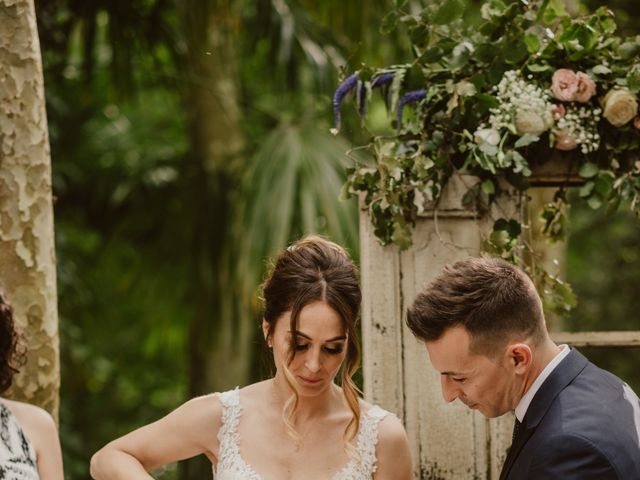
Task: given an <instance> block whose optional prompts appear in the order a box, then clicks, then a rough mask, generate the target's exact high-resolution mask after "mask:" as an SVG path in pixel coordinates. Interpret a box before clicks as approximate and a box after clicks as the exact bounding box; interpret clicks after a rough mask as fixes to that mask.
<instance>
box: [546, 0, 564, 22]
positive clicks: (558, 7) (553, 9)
mask: <svg viewBox="0 0 640 480" xmlns="http://www.w3.org/2000/svg"><path fill="white" fill-rule="evenodd" d="M566 16H567V10H566V9H565V8H564V4H563V3H562V1H561V0H550V1H549V4H548V5H547V8H546V10H545V11H544V13H543V16H542V20H543V21H544V23H551V22H553V21H554V20H555V19H556V18H558V17H566Z"/></svg>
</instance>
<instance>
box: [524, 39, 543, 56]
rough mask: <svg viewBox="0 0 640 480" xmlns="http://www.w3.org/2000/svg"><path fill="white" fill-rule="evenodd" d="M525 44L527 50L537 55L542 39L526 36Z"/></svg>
mask: <svg viewBox="0 0 640 480" xmlns="http://www.w3.org/2000/svg"><path fill="white" fill-rule="evenodd" d="M524 43H525V44H526V45H527V50H528V51H529V53H537V52H538V50H540V46H541V44H540V39H539V38H538V37H537V36H536V35H532V34H528V35H525V36H524Z"/></svg>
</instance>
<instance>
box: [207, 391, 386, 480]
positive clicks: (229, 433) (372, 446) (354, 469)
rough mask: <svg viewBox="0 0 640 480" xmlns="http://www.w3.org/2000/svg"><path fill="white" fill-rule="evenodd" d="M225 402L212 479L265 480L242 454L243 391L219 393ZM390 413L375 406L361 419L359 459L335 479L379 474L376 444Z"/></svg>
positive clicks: (350, 479)
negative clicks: (241, 393)
mask: <svg viewBox="0 0 640 480" xmlns="http://www.w3.org/2000/svg"><path fill="white" fill-rule="evenodd" d="M217 396H218V398H219V399H220V402H221V403H222V426H221V427H220V431H219V432H218V440H219V441H220V447H219V451H218V466H217V468H216V469H214V472H213V476H214V478H215V479H216V480H263V478H262V477H261V476H260V475H259V474H258V473H257V472H256V471H255V470H254V469H253V468H252V467H251V465H249V464H247V463H246V462H245V461H244V459H243V458H242V456H241V455H240V436H239V435H238V424H239V423H240V416H241V415H242V406H241V405H240V390H238V389H237V388H236V389H235V390H230V391H228V392H223V393H218V394H217ZM388 414H389V412H387V411H386V410H383V409H382V408H380V407H377V406H374V407H372V408H370V409H369V410H368V411H367V412H365V413H363V414H362V415H361V417H360V431H359V432H358V436H357V440H356V445H357V447H356V448H357V450H358V454H359V455H360V460H356V459H351V460H350V461H349V462H347V464H346V465H345V466H344V467H343V468H342V469H341V470H340V471H338V473H337V474H336V475H334V477H333V479H332V480H370V479H371V478H372V476H373V474H374V472H375V471H376V443H377V442H378V424H379V423H380V420H382V419H383V418H384V417H386V416H387V415H388Z"/></svg>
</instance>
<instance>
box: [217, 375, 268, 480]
mask: <svg viewBox="0 0 640 480" xmlns="http://www.w3.org/2000/svg"><path fill="white" fill-rule="evenodd" d="M215 395H216V396H217V397H218V399H219V400H220V403H222V425H221V427H220V430H219V431H218V441H219V442H220V446H219V449H218V465H217V467H216V468H215V469H214V478H215V479H216V480H239V479H242V480H261V478H260V475H258V474H257V473H256V472H255V471H254V470H253V469H252V468H251V466H249V465H247V464H246V462H245V461H244V460H243V459H242V457H241V456H240V435H239V434H238V424H239V423H240V416H241V415H242V405H240V390H239V389H238V388H237V387H236V388H235V389H234V390H229V391H227V392H222V393H216V394H215Z"/></svg>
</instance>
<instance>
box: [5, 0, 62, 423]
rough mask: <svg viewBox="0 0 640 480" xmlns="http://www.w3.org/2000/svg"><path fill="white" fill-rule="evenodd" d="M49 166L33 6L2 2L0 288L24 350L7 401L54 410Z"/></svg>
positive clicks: (56, 379)
mask: <svg viewBox="0 0 640 480" xmlns="http://www.w3.org/2000/svg"><path fill="white" fill-rule="evenodd" d="M55 267H56V262H55V252H54V236H53V208H52V195H51V162H50V153H49V135H48V131H47V117H46V112H45V98H44V81H43V75H42V62H41V58H40V43H39V40H38V31H37V28H36V17H35V9H34V4H33V0H0V285H2V287H4V289H5V291H6V294H7V297H8V299H9V301H10V302H11V303H12V305H13V309H14V312H15V318H16V323H17V326H18V328H19V329H20V330H21V331H22V332H23V333H24V336H25V340H26V344H27V347H28V349H29V351H28V356H27V363H26V365H24V366H23V367H22V369H21V372H20V374H19V375H17V376H16V378H15V379H14V385H13V387H12V390H11V392H10V395H11V396H12V397H13V398H15V399H17V400H24V401H27V402H30V403H33V404H36V405H39V406H41V407H44V408H46V409H47V410H49V412H51V413H52V414H53V415H54V416H57V411H58V390H59V385H60V366H59V358H58V311H57V298H56V273H55Z"/></svg>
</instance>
